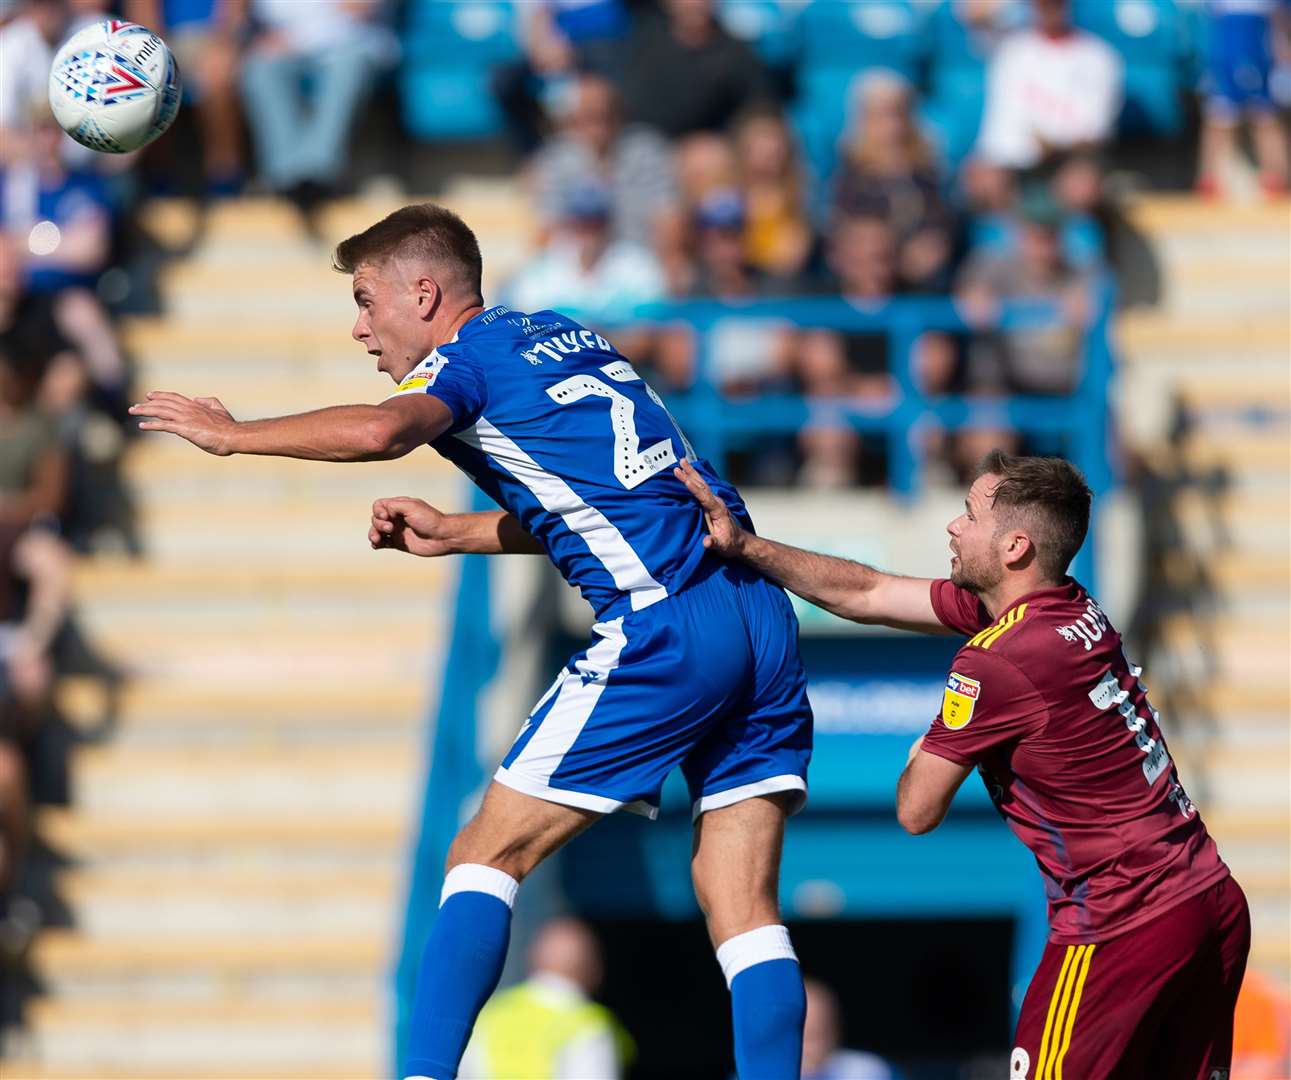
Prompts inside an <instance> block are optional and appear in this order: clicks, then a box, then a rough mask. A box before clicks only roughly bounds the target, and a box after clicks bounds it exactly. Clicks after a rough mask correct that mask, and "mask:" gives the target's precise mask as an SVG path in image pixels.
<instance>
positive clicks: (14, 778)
mask: <svg viewBox="0 0 1291 1080" xmlns="http://www.w3.org/2000/svg"><path fill="white" fill-rule="evenodd" d="M34 391H35V379H34V377H33V374H32V373H31V372H29V371H26V370H23V368H22V367H21V366H20V365H18V364H16V363H15V362H14V361H13V360H12V358H10V357H9V356H7V355H5V354H2V353H0V949H3V950H5V951H9V952H14V951H18V950H19V949H20V948H21V946H22V944H24V939H25V936H26V934H29V932H30V931H31V930H33V929H34V926H33V925H32V920H31V918H30V917H24V916H22V914H21V910H20V909H16V908H15V906H14V905H13V904H12V903H11V901H12V900H13V897H12V891H13V888H14V886H15V885H16V883H17V880H18V874H19V870H20V867H21V861H22V856H23V852H24V850H25V848H26V840H27V832H28V811H27V795H26V767H25V763H24V757H25V753H24V746H25V745H27V744H28V743H29V741H30V739H31V738H32V736H33V735H34V733H35V729H36V727H37V726H38V725H39V723H40V721H41V720H42V719H43V717H44V714H45V710H46V708H47V707H48V703H49V699H50V694H51V692H52V689H53V676H54V671H53V664H52V660H51V649H52V646H53V643H54V639H55V636H56V635H57V633H58V631H59V630H60V629H61V628H62V626H63V623H64V620H65V618H66V615H67V608H68V598H69V595H70V584H69V579H70V571H69V567H70V554H69V552H68V549H67V548H66V546H65V545H64V544H63V543H62V541H61V540H59V539H58V538H57V536H56V535H55V534H54V533H52V532H50V531H49V530H48V528H47V526H48V525H49V524H50V523H51V522H52V521H54V520H55V519H56V517H57V516H58V515H59V514H60V513H61V512H62V510H63V504H64V492H65V490H66V477H67V466H66V461H65V457H64V455H63V451H62V445H61V442H60V440H59V436H58V433H57V431H56V429H55V426H54V424H53V422H52V420H50V419H49V418H48V417H45V416H43V415H42V414H41V413H40V412H39V411H38V410H37V409H36V408H35V407H34V403H33V396H34ZM26 907H27V908H28V909H29V908H30V907H31V905H30V904H27V905H26ZM24 926H26V927H27V930H26V932H24V931H23V927H24Z"/></svg>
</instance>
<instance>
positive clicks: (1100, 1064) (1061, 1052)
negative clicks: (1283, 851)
mask: <svg viewBox="0 0 1291 1080" xmlns="http://www.w3.org/2000/svg"><path fill="white" fill-rule="evenodd" d="M1250 947H1251V916H1250V911H1249V910H1248V908H1247V906H1246V896H1245V895H1244V894H1243V893H1242V890H1241V888H1240V887H1239V886H1238V884H1237V882H1236V881H1234V880H1233V879H1232V878H1231V877H1226V878H1224V879H1223V880H1222V881H1219V882H1217V883H1216V884H1214V885H1212V886H1211V887H1210V888H1209V889H1206V890H1205V891H1204V892H1202V893H1199V894H1198V895H1197V896H1194V897H1192V898H1191V899H1189V900H1185V901H1184V902H1183V903H1182V904H1179V905H1178V906H1176V907H1172V908H1170V909H1169V910H1168V911H1166V912H1164V913H1162V915H1161V916H1160V917H1159V918H1156V919H1153V920H1152V921H1151V922H1149V923H1146V924H1145V925H1142V926H1139V927H1138V928H1137V929H1134V930H1130V931H1128V932H1127V933H1124V934H1121V935H1120V936H1119V937H1114V938H1112V939H1111V940H1110V941H1102V942H1098V943H1097V944H1092V945H1054V944H1049V945H1047V946H1045V950H1044V957H1043V958H1042V959H1041V961H1040V966H1039V968H1037V969H1036V973H1035V977H1034V978H1033V979H1032V980H1031V985H1030V987H1028V989H1027V995H1026V1000H1025V1001H1023V1003H1022V1013H1021V1015H1020V1016H1019V1017H1018V1031H1017V1037H1016V1040H1015V1046H1014V1050H1013V1058H1012V1061H1011V1063H1010V1072H1009V1076H1010V1078H1011V1080H1063V1078H1064V1077H1065V1078H1066V1080H1145V1078H1147V1077H1151V1078H1152V1080H1228V1069H1229V1065H1230V1062H1231V1060H1232V1056H1233V1009H1234V1007H1235V1006H1236V1004H1237V991H1238V990H1239V989H1240V988H1241V985H1242V975H1243V973H1244V972H1245V971H1246V954H1247V953H1248V952H1249V951H1250Z"/></svg>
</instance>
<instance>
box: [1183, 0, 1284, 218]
mask: <svg viewBox="0 0 1291 1080" xmlns="http://www.w3.org/2000/svg"><path fill="white" fill-rule="evenodd" d="M1206 16H1207V21H1208V23H1209V25H1208V27H1207V33H1206V44H1207V49H1206V78H1205V87H1206V101H1205V116H1204V119H1203V122H1202V128H1201V147H1200V154H1201V160H1200V164H1199V167H1198V176H1197V190H1198V191H1199V192H1200V193H1201V194H1203V195H1208V196H1215V195H1218V194H1220V191H1221V187H1222V177H1223V174H1224V168H1225V165H1226V164H1227V163H1228V161H1229V160H1230V159H1231V158H1232V157H1233V154H1234V153H1235V151H1236V149H1237V130H1238V126H1239V125H1240V124H1241V122H1242V120H1243V119H1247V120H1249V121H1250V125H1251V136H1252V142H1253V143H1254V145H1255V158H1256V162H1257V164H1258V166H1259V170H1260V187H1261V188H1263V190H1264V191H1265V193H1266V194H1268V195H1273V196H1276V195H1282V194H1285V192H1286V190H1287V135H1286V131H1285V129H1284V128H1283V126H1282V122H1281V120H1280V118H1279V117H1278V112H1277V106H1276V105H1275V104H1274V101H1273V97H1272V95H1271V93H1270V90H1269V76H1270V74H1271V73H1272V70H1273V59H1274V54H1275V51H1276V49H1279V48H1280V50H1281V51H1282V52H1283V53H1284V54H1288V53H1291V40H1289V39H1291V9H1288V7H1287V6H1286V4H1285V3H1284V2H1283V0H1207V4H1206Z"/></svg>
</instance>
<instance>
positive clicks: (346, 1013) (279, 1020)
mask: <svg viewBox="0 0 1291 1080" xmlns="http://www.w3.org/2000/svg"><path fill="white" fill-rule="evenodd" d="M27 1020H28V1026H29V1035H28V1036H27V1037H26V1038H25V1039H24V1040H23V1042H24V1050H25V1051H26V1052H27V1053H28V1054H29V1055H30V1057H31V1058H33V1059H36V1060H38V1061H39V1062H40V1067H41V1069H42V1070H47V1069H75V1068H77V1067H81V1068H92V1069H93V1070H94V1075H105V1076H114V1075H118V1074H117V1073H115V1072H114V1071H113V1070H114V1069H115V1068H127V1067H128V1068H130V1069H132V1070H134V1072H132V1073H129V1074H128V1075H136V1076H141V1077H142V1076H150V1075H156V1074H157V1072H158V1071H164V1070H167V1069H169V1070H170V1075H171V1076H184V1077H189V1076H193V1075H215V1076H223V1077H225V1078H226V1080H227V1078H228V1077H233V1076H239V1077H252V1076H254V1077H269V1076H284V1075H299V1076H306V1075H310V1074H309V1073H308V1072H306V1071H304V1070H305V1069H307V1068H310V1067H313V1066H316V1065H318V1066H323V1069H322V1071H320V1072H319V1074H318V1075H320V1076H337V1077H339V1076H349V1077H351V1078H355V1077H361V1076H372V1077H375V1076H377V1075H379V1070H378V1069H377V1068H376V1066H377V1064H378V1063H379V1062H380V1060H381V1058H382V1055H383V1054H384V1052H385V1050H386V1047H385V1046H384V1045H383V1040H384V1038H385V1037H386V1036H385V1031H384V1028H383V1026H382V1018H381V1016H380V1014H379V1010H378V1009H377V1008H376V1006H375V1004H374V1002H373V1001H371V1000H366V999H363V998H354V999H352V1000H346V999H340V1000H336V1001H329V1002H317V1003H305V1002H286V1003H278V1002H254V1003H248V1002H240V1001H237V1000H236V999H234V1000H229V1001H216V1002H201V1003H192V1002H184V1001H178V1002H167V1001H124V1002H116V1001H53V1000H49V999H43V1000H37V1001H35V1002H33V1003H32V1005H31V1007H30V1008H29V1009H28V1011H27ZM323 1055H326V1057H327V1059H328V1062H324V1061H323V1060H322V1056H323ZM195 1061H196V1062H199V1063H200V1067H201V1068H202V1069H210V1070H217V1069H222V1070H224V1071H223V1072H214V1071H213V1072H210V1073H202V1074H194V1073H193V1072H192V1065H193V1063H194V1062H195ZM339 1065H344V1066H345V1067H346V1068H347V1069H349V1070H352V1071H349V1072H343V1071H340V1069H339V1068H338V1066H339ZM294 1070H301V1071H300V1072H296V1071H294ZM8 1075H10V1073H9V1070H8V1067H6V1076H8ZM32 1075H34V1076H38V1075H47V1074H46V1073H45V1072H44V1071H42V1072H39V1073H33V1074H32ZM82 1075H84V1074H82Z"/></svg>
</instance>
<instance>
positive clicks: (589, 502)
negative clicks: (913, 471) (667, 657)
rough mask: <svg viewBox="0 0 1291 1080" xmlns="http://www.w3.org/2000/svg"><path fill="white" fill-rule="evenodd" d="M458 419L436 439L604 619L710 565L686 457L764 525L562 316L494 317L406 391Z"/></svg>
mask: <svg viewBox="0 0 1291 1080" xmlns="http://www.w3.org/2000/svg"><path fill="white" fill-rule="evenodd" d="M402 394H433V395H434V396H435V397H437V398H439V399H440V400H441V401H443V402H444V404H445V405H447V406H448V408H449V409H450V410H451V412H452V414H453V424H452V426H451V427H450V428H449V430H448V432H447V433H446V434H444V435H443V436H441V437H440V438H438V439H436V440H435V441H434V442H433V443H432V444H431V445H432V446H433V447H434V448H435V449H436V450H437V451H438V452H439V453H440V454H442V455H443V456H444V457H446V458H448V460H449V461H451V462H453V464H454V465H456V466H457V467H458V468H460V469H461V470H462V471H463V472H465V473H466V474H467V475H468V476H470V477H471V479H472V480H474V481H475V483H476V485H478V486H479V487H480V488H481V490H483V491H484V492H485V493H486V494H487V495H489V497H490V498H492V499H493V500H494V501H495V502H496V503H497V504H498V505H499V506H500V507H502V508H503V509H504V510H508V511H510V512H511V513H512V514H514V515H515V516H516V517H517V518H518V519H519V520H520V522H521V524H522V525H523V526H524V527H525V529H526V530H527V531H528V532H529V533H531V534H532V535H533V536H534V537H535V538H536V539H537V540H538V541H539V542H540V543H541V544H542V545H543V547H544V548H545V549H546V550H547V554H548V555H549V556H550V557H551V560H552V562H554V563H555V564H556V566H557V567H558V568H559V569H560V572H561V574H562V575H564V578H565V580H566V581H568V582H569V583H570V584H571V585H575V586H577V587H578V589H579V590H580V591H581V593H582V595H583V598H584V599H585V600H587V601H588V602H589V603H590V604H591V605H592V608H593V609H594V610H595V611H596V614H597V617H598V618H600V619H607V618H608V619H612V618H615V617H617V616H618V615H621V614H624V613H625V612H627V611H638V610H640V609H642V608H645V607H648V606H650V605H651V604H653V603H655V602H657V601H659V600H662V599H663V598H664V597H666V596H668V595H670V594H671V593H673V592H676V591H677V590H678V589H679V588H681V587H682V586H683V585H685V584H686V582H687V581H688V580H689V579H690V577H691V575H692V574H693V573H694V572H695V570H696V568H697V567H698V566H699V564H700V562H701V561H702V559H703V557H704V547H703V537H704V534H705V528H704V516H703V512H702V511H701V510H700V508H699V506H698V504H697V503H696V502H695V501H694V500H693V499H692V498H691V496H690V493H689V492H688V491H687V490H686V488H685V486H684V485H683V484H682V483H681V482H680V481H679V480H677V478H676V477H674V476H673V475H672V469H673V466H674V465H675V464H676V463H677V461H678V460H679V459H680V458H682V457H683V456H684V457H687V458H689V459H690V460H691V461H692V462H693V463H694V465H695V468H696V469H697V470H699V472H700V473H701V475H702V476H703V477H704V479H705V480H706V481H707V482H708V484H709V486H710V487H711V488H712V489H713V491H714V493H715V494H716V495H717V496H718V498H720V499H722V500H723V501H724V502H725V503H726V504H727V506H729V507H730V508H731V511H732V513H734V514H735V515H736V516H737V517H738V519H739V520H740V521H741V522H742V523H743V524H744V525H745V526H746V527H750V528H751V527H752V526H751V522H750V521H749V518H748V512H747V510H746V509H745V507H744V504H743V502H742V501H741V499H740V496H739V494H738V492H736V490H735V488H734V487H732V486H731V485H730V484H728V483H726V482H725V481H724V480H722V479H720V478H719V477H718V476H717V475H716V474H715V473H714V472H713V470H712V468H711V467H710V466H709V465H708V464H707V463H706V462H704V461H702V460H700V461H695V458H694V454H693V453H692V451H691V449H690V445H689V444H688V443H687V441H686V437H685V435H683V434H682V432H681V430H680V429H679V428H678V427H677V425H676V423H675V422H674V420H673V418H672V416H671V415H670V414H669V412H668V410H667V409H666V408H665V407H664V405H663V402H662V401H660V399H659V396H658V395H657V394H656V393H655V392H654V391H653V390H652V389H651V388H650V387H649V386H647V385H646V383H645V382H644V381H643V380H642V379H641V377H640V376H639V375H637V373H636V372H635V371H634V370H633V369H632V365H631V364H629V363H628V361H627V360H625V359H624V358H623V356H622V355H620V354H619V353H618V352H617V351H616V350H615V349H614V346H612V345H611V344H610V343H609V342H608V341H607V340H606V339H605V338H603V337H601V336H600V335H599V334H596V333H593V332H592V331H591V330H588V329H586V328H585V327H583V326H580V325H579V324H578V323H576V322H574V321H573V320H571V319H568V318H566V317H565V316H563V315H560V314H557V313H556V312H554V311H540V312H536V313H534V314H529V315H526V314H522V313H521V312H518V311H511V310H509V309H507V308H505V307H494V308H490V309H488V310H486V311H483V312H481V313H480V314H479V315H477V316H475V318H473V319H471V320H470V321H469V322H467V323H466V324H465V325H464V326H463V327H462V328H461V329H460V330H459V331H458V334H457V336H456V337H455V338H454V339H453V340H452V341H451V342H449V343H448V344H445V345H441V346H440V347H439V348H438V349H436V350H435V351H434V352H432V353H431V354H430V355H429V356H428V357H426V359H425V360H423V361H422V362H421V363H420V364H418V365H417V367H416V368H414V369H413V370H412V371H411V372H409V374H408V375H407V377H406V378H405V379H404V380H403V381H402V382H401V383H400V384H399V388H398V390H396V391H395V394H394V395H393V396H398V395H402Z"/></svg>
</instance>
